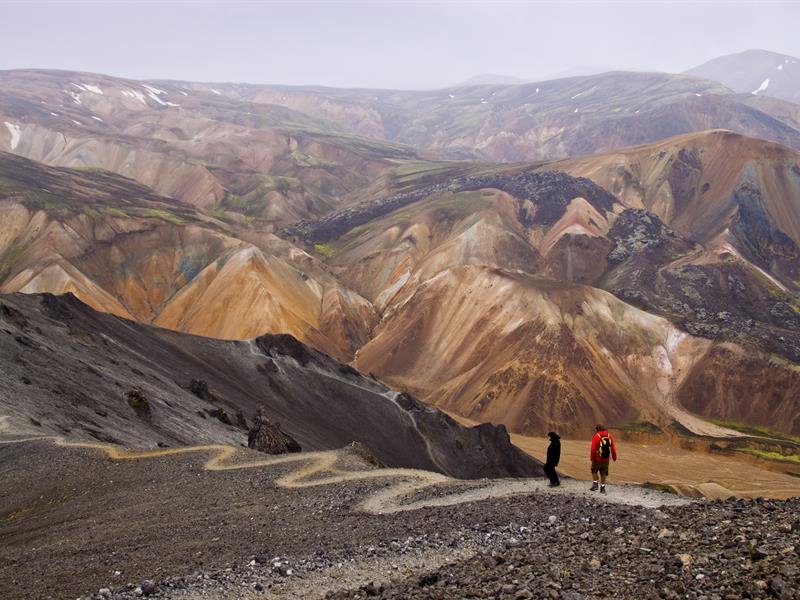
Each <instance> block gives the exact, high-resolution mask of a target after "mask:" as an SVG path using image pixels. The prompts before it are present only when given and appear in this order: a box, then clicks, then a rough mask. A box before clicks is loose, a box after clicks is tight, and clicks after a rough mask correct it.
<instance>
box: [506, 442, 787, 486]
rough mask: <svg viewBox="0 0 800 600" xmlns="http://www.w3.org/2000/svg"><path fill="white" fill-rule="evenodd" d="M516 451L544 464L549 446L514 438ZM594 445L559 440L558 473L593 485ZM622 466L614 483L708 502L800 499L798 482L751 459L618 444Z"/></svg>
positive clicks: (613, 471) (612, 476)
mask: <svg viewBox="0 0 800 600" xmlns="http://www.w3.org/2000/svg"><path fill="white" fill-rule="evenodd" d="M511 440H512V441H513V442H514V444H515V445H517V446H519V447H520V448H522V449H523V450H525V451H526V452H527V453H528V454H531V455H532V456H535V457H540V458H544V456H545V453H546V449H547V444H548V442H547V440H545V439H538V438H532V437H527V436H521V435H512V436H511ZM589 442H590V440H561V465H560V468H559V471H560V472H563V473H564V474H566V475H569V476H570V477H575V478H577V479H586V480H588V479H590V478H591V474H590V473H589ZM617 450H618V452H619V460H618V461H617V462H616V463H612V465H611V468H610V471H609V482H610V483H612V484H613V483H640V484H641V483H648V482H649V483H661V484H667V485H671V486H673V487H676V488H679V489H682V490H686V491H688V492H691V491H693V490H697V491H698V492H700V493H702V494H703V495H705V496H708V497H712V498H713V497H716V496H719V495H721V496H726V495H728V493H727V492H730V493H732V494H734V495H736V496H738V497H741V498H757V497H758V496H763V497H765V498H778V499H786V498H792V497H795V496H800V477H798V476H795V475H791V474H789V473H786V472H780V471H779V470H773V469H767V468H766V466H760V465H759V464H758V463H756V462H753V461H752V460H750V459H749V458H745V457H742V458H735V457H732V456H723V455H718V454H710V453H706V452H700V451H693V450H684V449H682V448H678V447H676V446H673V445H670V444H641V443H633V442H626V441H617Z"/></svg>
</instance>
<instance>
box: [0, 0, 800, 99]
mask: <svg viewBox="0 0 800 600" xmlns="http://www.w3.org/2000/svg"><path fill="white" fill-rule="evenodd" d="M798 23H800V0H797V1H790V2H765V1H761V2H299V1H297V2H291V3H284V2H224V3H223V2H152V1H151V2H145V1H139V2H111V1H108V2H97V1H95V2H68V1H62V2H36V1H31V0H29V1H27V2H14V1H11V2H9V1H8V0H0V69H17V68H50V69H69V70H80V71H90V72H96V73H103V74H107V75H116V76H122V77H131V78H135V79H182V80H191V81H213V82H247V83H276V84H292V85H297V84H316V85H327V86H336V87H376V88H397V89H430V88H437V87H444V86H448V85H454V84H457V83H459V82H461V81H464V80H466V79H468V78H470V77H472V76H474V75H478V74H483V73H495V74H502V75H509V76H515V77H519V78H522V79H525V80H531V81H532V80H537V79H546V78H548V77H551V76H553V75H558V74H584V72H585V71H587V67H589V69H588V70H590V71H591V70H595V71H602V70H610V69H627V70H656V71H668V72H681V71H684V70H686V69H689V68H691V67H693V66H696V65H698V64H700V63H703V62H705V61H706V60H709V59H711V58H714V57H716V56H720V55H723V54H731V53H734V52H739V51H742V50H746V49H749V48H762V49H766V50H772V51H775V52H780V53H784V54H790V55H793V56H800V35H798V34H797V24H798ZM576 67H577V70H576Z"/></svg>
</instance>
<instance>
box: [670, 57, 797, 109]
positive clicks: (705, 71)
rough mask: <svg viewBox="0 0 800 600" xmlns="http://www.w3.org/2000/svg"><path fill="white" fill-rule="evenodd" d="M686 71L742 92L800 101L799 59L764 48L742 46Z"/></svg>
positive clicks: (688, 73)
mask: <svg viewBox="0 0 800 600" xmlns="http://www.w3.org/2000/svg"><path fill="white" fill-rule="evenodd" d="M686 73H687V75H694V76H696V77H702V78H703V79H711V80H714V81H719V82H720V83H722V84H724V85H726V86H728V87H729V88H731V89H732V90H734V91H736V92H739V93H742V94H753V95H764V96H772V97H773V98H781V99H782V100H789V101H790V102H799V101H800V59H798V58H796V57H794V56H789V55H788V54H779V53H777V52H770V51H768V50H745V51H744V52H737V53H736V54H728V55H727V56H720V57H718V58H714V59H711V60H709V61H708V62H705V63H703V64H702V65H699V66H697V67H694V68H692V69H689V70H688V71H686Z"/></svg>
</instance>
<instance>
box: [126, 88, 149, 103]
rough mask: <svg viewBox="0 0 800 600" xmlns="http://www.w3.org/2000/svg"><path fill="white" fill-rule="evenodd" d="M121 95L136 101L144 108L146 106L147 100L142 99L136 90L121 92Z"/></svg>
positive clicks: (142, 96) (140, 93)
mask: <svg viewBox="0 0 800 600" xmlns="http://www.w3.org/2000/svg"><path fill="white" fill-rule="evenodd" d="M122 95H123V96H125V97H126V98H132V99H134V100H138V101H139V102H141V103H142V104H144V105H145V106H147V100H145V99H144V94H143V93H142V92H139V91H137V90H122Z"/></svg>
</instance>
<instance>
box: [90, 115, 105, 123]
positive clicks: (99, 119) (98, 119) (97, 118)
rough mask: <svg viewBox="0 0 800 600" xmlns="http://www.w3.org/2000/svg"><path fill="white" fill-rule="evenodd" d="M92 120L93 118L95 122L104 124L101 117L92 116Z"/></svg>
mask: <svg viewBox="0 0 800 600" xmlns="http://www.w3.org/2000/svg"><path fill="white" fill-rule="evenodd" d="M92 118H93V119H94V120H95V121H100V122H101V123H102V122H103V119H101V118H100V117H95V116H92Z"/></svg>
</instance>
